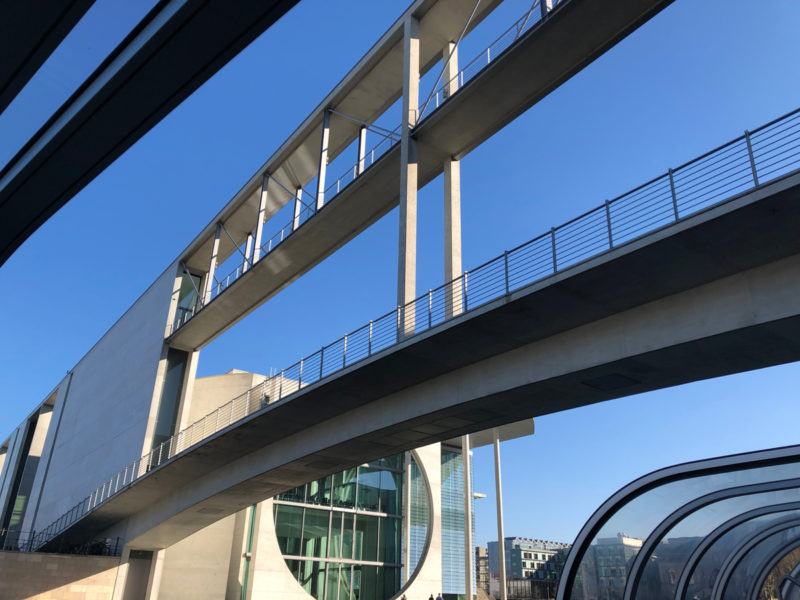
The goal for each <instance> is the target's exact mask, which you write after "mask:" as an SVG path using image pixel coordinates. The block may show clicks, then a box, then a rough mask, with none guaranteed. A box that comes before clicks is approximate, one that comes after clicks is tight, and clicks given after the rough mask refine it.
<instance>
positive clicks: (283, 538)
mask: <svg viewBox="0 0 800 600" xmlns="http://www.w3.org/2000/svg"><path fill="white" fill-rule="evenodd" d="M302 525H303V509H302V508H300V507H299V506H285V505H282V504H277V505H276V506H275V536H276V537H277V538H278V545H279V546H280V548H281V552H282V553H283V554H289V555H294V556H297V555H299V554H300V531H301V529H302Z"/></svg>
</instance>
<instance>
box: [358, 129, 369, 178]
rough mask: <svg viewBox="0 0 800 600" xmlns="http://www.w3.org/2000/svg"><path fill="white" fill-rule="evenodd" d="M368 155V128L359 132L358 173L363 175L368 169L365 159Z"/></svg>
mask: <svg viewBox="0 0 800 600" xmlns="http://www.w3.org/2000/svg"><path fill="white" fill-rule="evenodd" d="M366 155H367V128H366V127H361V129H359V131H358V170H357V173H358V174H359V175H361V174H362V173H363V172H364V169H365V168H366V165H365V161H364V159H365V157H366Z"/></svg>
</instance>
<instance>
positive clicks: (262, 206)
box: [253, 173, 269, 264]
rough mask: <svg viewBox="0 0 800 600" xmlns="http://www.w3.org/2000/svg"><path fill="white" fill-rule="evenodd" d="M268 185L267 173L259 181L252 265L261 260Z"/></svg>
mask: <svg viewBox="0 0 800 600" xmlns="http://www.w3.org/2000/svg"><path fill="white" fill-rule="evenodd" d="M268 185H269V173H264V177H263V179H262V180H261V197H260V198H259V201H258V215H257V216H256V230H255V241H254V244H253V264H255V263H257V262H258V259H259V258H261V230H262V229H263V227H264V217H265V216H266V214H267V187H268Z"/></svg>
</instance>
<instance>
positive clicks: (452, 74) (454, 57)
mask: <svg viewBox="0 0 800 600" xmlns="http://www.w3.org/2000/svg"><path fill="white" fill-rule="evenodd" d="M442 62H443V63H444V72H443V73H442V80H443V81H444V97H445V98H447V97H448V96H450V95H452V94H455V93H456V91H457V90H458V46H457V45H456V44H455V42H450V43H448V44H447V46H445V47H444V50H443V51H442Z"/></svg>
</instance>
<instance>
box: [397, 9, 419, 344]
mask: <svg viewBox="0 0 800 600" xmlns="http://www.w3.org/2000/svg"><path fill="white" fill-rule="evenodd" d="M418 107H419V21H418V20H417V19H416V18H415V17H413V16H409V17H408V18H407V19H406V22H405V25H404V33H403V112H402V115H403V121H404V122H403V126H402V129H401V132H402V133H401V138H400V247H399V252H398V265H397V305H398V306H401V307H404V308H403V309H402V310H401V314H400V315H399V320H400V322H399V323H398V336H399V337H402V336H404V335H409V334H411V333H413V332H414V307H413V306H408V307H406V306H405V305H406V304H407V303H408V302H410V301H411V300H413V299H414V297H415V296H416V288H417V189H418V188H417V171H418V159H417V142H416V140H415V139H414V138H413V137H412V136H411V129H412V128H413V127H414V126H415V125H416V122H417V109H418Z"/></svg>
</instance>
